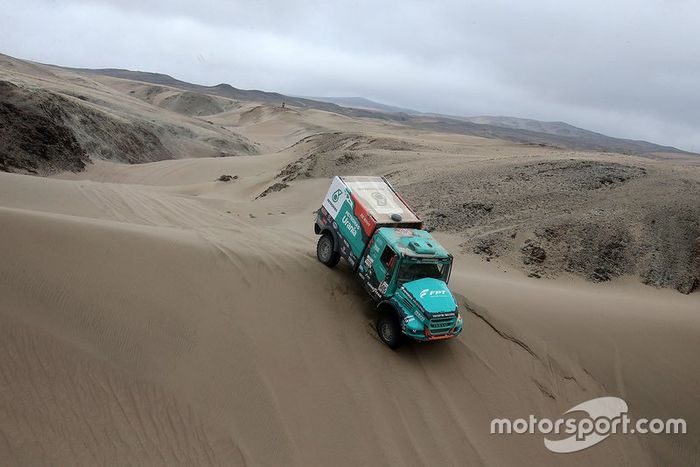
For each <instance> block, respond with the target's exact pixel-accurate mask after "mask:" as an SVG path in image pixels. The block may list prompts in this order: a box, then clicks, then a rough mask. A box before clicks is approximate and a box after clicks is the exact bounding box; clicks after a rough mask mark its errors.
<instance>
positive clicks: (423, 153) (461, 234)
mask: <svg viewBox="0 0 700 467" xmlns="http://www.w3.org/2000/svg"><path fill="white" fill-rule="evenodd" d="M3 66H4V73H6V74H11V75H12V77H13V78H12V79H13V80H14V81H21V82H24V83H25V84H27V83H26V82H31V83H32V85H34V86H36V85H38V83H39V82H40V81H41V80H43V81H44V82H45V84H44V86H45V87H46V88H47V89H52V90H54V91H57V92H58V91H59V90H61V91H60V92H62V93H65V92H67V91H69V90H72V92H74V91H76V89H78V88H79V89H80V92H81V93H86V94H89V96H87V97H89V99H90V102H93V104H91V105H95V104H94V102H96V101H97V100H98V99H102V100H103V101H104V102H103V104H102V105H101V106H102V107H103V108H104V107H110V106H113V107H114V109H115V110H114V112H115V113H117V114H119V115H120V118H124V119H127V118H131V117H133V118H141V117H142V116H143V115H146V114H150V115H151V116H152V118H153V119H154V120H157V122H156V123H157V125H158V126H161V125H166V124H168V125H170V124H172V125H174V126H175V127H177V128H180V129H182V128H185V129H189V131H191V133H189V132H187V131H183V133H177V135H175V136H172V135H171V136H172V137H171V136H164V137H163V138H164V141H165V142H164V145H165V146H167V147H168V148H173V147H175V148H178V151H179V152H178V153H177V154H178V157H177V158H175V159H172V160H162V161H157V162H151V163H144V164H135V165H129V164H124V163H120V162H117V161H115V160H102V159H100V158H98V157H91V158H90V161H89V162H86V166H85V170H83V171H81V172H78V173H72V172H70V171H68V172H63V173H60V174H58V175H57V176H54V177H51V178H46V177H44V178H42V177H35V176H29V175H24V174H10V173H0V258H1V261H0V323H1V325H0V339H1V342H2V345H1V346H0V395H1V396H2V397H0V413H2V414H3V417H2V419H1V420H0V433H1V434H2V436H0V463H1V464H2V465H16V464H19V465H126V464H146V465H330V464H332V465H426V464H431V465H432V464H435V465H523V464H530V465H561V464H562V463H566V464H569V465H634V466H638V465H693V464H696V463H697V462H698V459H699V457H698V453H699V452H700V437H699V436H698V434H697V431H696V430H695V429H694V427H696V426H698V424H700V410H698V408H699V407H700V399H699V396H698V388H699V387H700V376H698V375H700V364H699V363H697V359H696V358H694V356H695V355H696V354H697V353H698V351H700V340H699V339H698V338H697V336H698V334H699V333H700V315H699V314H698V310H700V294H698V293H691V294H688V295H683V294H679V293H678V292H676V291H674V290H671V289H658V288H654V287H649V286H645V285H643V284H641V283H640V280H639V278H638V277H637V276H636V275H634V271H632V270H625V271H624V273H621V274H619V275H615V276H614V277H610V280H609V281H607V282H606V283H604V284H593V283H591V282H587V281H585V280H584V279H583V278H582V276H584V275H582V274H578V275H577V274H575V273H573V272H563V273H561V274H552V276H551V277H549V276H548V275H547V274H543V276H544V277H543V278H542V279H540V280H538V279H535V278H531V277H527V274H528V273H530V272H531V271H530V270H529V269H527V268H525V270H524V271H523V270H522V269H521V264H520V263H521V258H520V256H521V254H522V252H520V250H519V248H520V246H521V243H520V242H524V241H525V240H526V239H527V238H528V237H527V236H528V235H531V234H532V235H534V232H536V230H537V229H536V228H537V227H539V226H540V225H536V224H541V226H546V225H549V224H547V222H548V221H549V217H548V216H549V215H550V214H551V213H552V212H555V211H556V212H557V216H559V217H556V219H557V220H561V219H562V218H563V217H562V216H564V214H566V215H569V216H570V218H569V219H581V218H585V219H586V222H589V223H595V222H598V224H596V225H601V226H603V227H605V226H606V225H608V224H606V223H605V222H600V221H599V220H597V219H599V217H596V216H597V214H596V213H595V212H594V211H592V210H591V209H592V207H596V206H600V205H599V204H596V203H598V202H602V201H605V200H607V201H606V202H607V203H608V204H607V205H605V207H606V209H608V211H606V212H607V213H608V214H607V215H608V216H609V217H608V218H607V219H609V220H610V219H612V221H611V222H615V223H616V225H618V226H621V227H624V226H628V227H629V226H632V227H633V226H634V225H637V224H635V222H640V219H639V218H637V217H634V216H632V217H629V216H627V217H625V216H623V215H622V214H621V212H623V211H625V212H627V211H630V212H632V213H634V212H642V211H644V209H645V207H648V206H650V205H653V206H655V207H656V208H658V209H662V208H663V207H664V206H666V205H672V204H673V203H674V202H675V203H676V204H677V205H678V206H677V207H678V208H679V209H680V208H683V209H685V211H683V212H681V213H680V214H679V215H678V216H676V217H677V219H681V220H684V222H688V223H687V224H683V223H681V222H680V221H679V222H678V223H676V224H675V225H677V226H686V227H683V228H678V229H671V230H673V231H683V232H686V233H687V235H688V236H690V235H692V232H693V230H692V228H687V226H689V225H690V226H691V227H692V225H694V224H692V222H694V219H695V217H693V213H694V211H693V210H692V208H693V200H694V199H695V198H693V197H685V198H683V197H681V196H680V194H679V193H681V194H682V193H688V192H689V191H688V188H689V187H690V188H693V187H695V186H696V185H695V184H696V183H697V179H698V172H697V168H696V167H692V166H686V165H683V164H682V163H681V162H678V161H675V162H673V161H668V163H666V162H660V161H650V160H648V159H640V158H636V157H634V156H621V155H615V154H600V153H582V152H573V151H563V150H559V149H555V148H542V147H533V146H528V145H519V144H515V143H512V142H505V141H501V140H497V139H486V138H480V137H474V136H463V135H456V134H445V133H439V132H431V131H425V130H418V129H415V128H407V127H404V126H401V125H398V124H395V123H386V122H377V121H376V120H371V121H370V120H365V119H361V118H350V117H348V116H345V115H337V114H331V113H328V112H324V111H320V110H310V109H301V108H285V109H281V108H279V107H276V106H275V105H272V104H270V103H260V102H242V103H236V104H235V105H234V106H233V107H231V108H224V111H223V112H220V113H217V114H215V115H211V116H207V117H205V119H203V118H196V117H192V116H191V115H183V114H182V113H178V112H176V111H172V110H168V109H163V108H161V107H158V106H157V105H152V103H149V102H147V101H146V100H145V99H142V98H139V97H138V96H137V97H134V96H132V95H130V93H129V90H134V89H137V88H138V89H146V88H145V87H143V86H151V85H146V84H144V83H141V84H134V82H126V81H124V80H118V79H116V78H109V77H100V78H99V79H98V78H87V77H85V76H82V75H80V74H79V73H76V72H66V71H61V72H59V71H56V70H54V72H50V71H47V70H46V69H45V68H41V70H43V71H42V73H41V74H39V73H38V72H36V70H34V69H33V68H32V67H30V66H29V65H26V66H25V65H22V64H21V63H17V64H15V65H13V66H10V65H3ZM23 80H24V81H23ZM80 80H85V82H81V81H80ZM25 81H26V82H25ZM69 83H70V84H69ZM125 83H126V84H125ZM127 84H128V86H127ZM139 86H141V87H139ZM88 90H91V91H89V92H88ZM158 92H159V93H162V92H166V93H171V92H172V91H171V90H166V91H158ZM168 95H174V94H166V95H165V97H167V96H168ZM141 97H143V96H141ZM165 97H164V95H161V98H165ZM154 102H155V101H154ZM217 102H219V101H218V100H217ZM224 107H225V106H224ZM185 113H187V112H185ZM195 113H196V112H195ZM129 116H131V117H129ZM209 122H211V123H209ZM227 134H230V135H232V136H231V138H233V139H230V140H229V141H234V140H235V137H237V136H235V135H238V136H240V138H241V139H240V140H236V141H243V142H249V143H250V144H251V145H252V147H254V148H255V150H254V151H251V153H250V154H246V155H239V156H237V157H206V156H207V155H212V152H211V151H212V149H211V148H212V147H213V146H212V145H211V143H207V142H206V141H207V139H206V138H209V137H212V138H219V137H223V136H222V135H227ZM183 135H185V136H183ZM187 135H189V136H187ZM234 136H235V137H234ZM187 141H189V142H187ZM246 144H248V143H246ZM540 163H545V164H549V165H547V169H548V170H545V171H540V169H542V167H541V166H539V165H537V164H540ZM337 173H346V174H347V173H355V174H361V173H373V174H383V175H387V176H389V177H390V179H391V180H392V183H394V184H396V186H398V187H400V188H401V189H402V191H404V193H405V194H406V195H407V196H408V197H410V199H411V201H412V202H413V203H414V204H415V205H416V206H417V208H418V209H419V210H420V211H421V214H422V215H424V216H426V218H427V219H428V220H429V222H431V225H432V226H433V227H434V228H436V231H435V235H436V236H437V237H438V239H439V240H440V241H441V242H442V243H444V244H445V245H447V246H448V247H449V249H450V251H451V252H453V253H454V254H455V258H456V263H455V264H456V265H455V270H454V272H453V275H452V280H451V288H452V289H453V290H454V291H455V293H456V294H457V295H458V299H459V302H460V306H461V309H462V312H463V314H464V318H465V331H464V332H463V334H462V335H460V336H459V337H458V338H457V339H455V340H451V341H445V342H438V343H434V344H430V345H418V344H412V345H407V346H406V347H404V348H402V349H401V350H400V351H398V352H394V351H391V350H389V349H388V348H386V347H384V346H383V345H382V344H381V342H380V341H379V340H378V338H377V336H376V333H375V331H374V329H373V322H374V319H375V312H374V309H373V307H372V305H371V303H370V302H369V301H368V299H367V296H366V295H365V294H364V292H363V291H362V290H361V289H360V287H359V285H358V284H357V283H356V282H355V281H354V280H353V278H352V277H351V271H350V270H349V268H347V267H345V266H342V265H341V266H340V267H338V268H336V269H334V270H329V269H328V268H326V267H324V266H322V265H320V264H319V263H318V261H317V260H316V258H315V254H314V248H315V241H316V238H315V236H314V235H313V233H312V219H313V212H314V211H315V210H316V209H317V208H318V205H319V203H320V201H321V198H322V196H323V194H324V192H325V190H326V189H327V186H328V181H329V177H330V176H331V175H334V174H337ZM220 175H231V176H232V177H231V179H230V180H229V181H219V180H218V179H219V177H220ZM234 176H235V177H234ZM507 177H510V179H508V178H507ZM606 177H611V178H610V179H611V180H612V181H613V182H614V183H611V184H610V183H607V182H602V181H601V180H603V181H604V180H607V178H606ZM526 179H527V180H526ZM479 186H481V187H482V188H481V189H479ZM484 186H486V187H488V189H484V188H483V187H484ZM552 187H558V190H560V191H557V192H556V193H558V195H557V196H558V200H559V201H558V203H559V204H551V203H550V204H549V205H548V204H546V203H544V201H543V200H546V199H547V196H548V195H549V196H550V197H551V193H552V192H553V191H552ZM684 189H685V191H683V190H684ZM690 192H691V193H694V191H692V190H691V191H690ZM262 193H266V196H263V197H261V196H260V195H261V194H262ZM652 195H653V196H652ZM692 196H695V195H692ZM647 197H648V198H647ZM679 200H682V202H680V201H679ZM470 203H471V204H470ZM478 203H482V204H483V205H484V206H485V205H487V204H490V205H491V206H492V209H491V211H489V210H488V209H486V208H481V209H479V208H477V207H475V205H476V204H478ZM465 204H468V206H467V207H465V206H464V205H465ZM616 205H617V206H616ZM507 208H508V209H507ZM631 208H634V209H631ZM635 209H636V211H635ZM494 210H495V211H494ZM557 210H558V211H557ZM567 210H568V211H567ZM463 211H464V212H463ZM565 211H566V212H565ZM440 212H442V213H445V214H446V215H445V216H444V217H440V216H439V215H438V214H439V213H440ZM490 212H493V214H489V213H490ZM654 212H655V213H656V214H655V215H658V212H660V211H654ZM684 213H685V214H684ZM688 213H690V214H688ZM447 214H449V215H447ZM686 214H688V215H687V216H686ZM615 216H617V217H615ZM658 219H660V220H659V224H661V220H662V219H666V217H663V216H662V217H658ZM453 221H454V222H458V223H459V222H461V223H462V224H459V225H457V227H455V225H454V224H452V223H451V222H453ZM632 227H629V228H630V231H631V232H634V234H635V235H637V234H639V232H638V231H637V230H635V229H634V228H632ZM509 229H511V230H509ZM514 230H517V232H516V235H515V237H511V236H510V234H511V232H512V231H514ZM603 230H605V229H603ZM499 231H501V232H507V234H505V235H504V236H505V238H506V239H510V240H507V241H511V242H512V245H511V247H513V248H516V252H515V253H512V252H511V253H507V252H506V253H502V254H501V255H500V256H498V257H495V255H494V257H493V258H491V257H489V259H490V261H486V260H484V259H483V258H485V257H488V256H489V255H485V254H481V255H475V254H474V253H473V247H474V244H473V243H472V240H478V239H479V238H491V236H492V235H495V234H497V233H498V232H499ZM651 232H652V233H656V234H659V235H660V236H659V238H660V240H658V243H656V244H653V243H652V245H659V246H665V247H667V248H670V249H673V251H674V252H676V253H675V254H676V256H673V255H670V254H669V253H668V251H666V250H663V249H661V248H660V249H659V250H658V251H657V252H656V253H655V255H656V256H654V258H656V259H659V261H660V262H659V263H655V264H675V263H673V261H670V262H666V263H664V262H663V261H661V259H668V258H671V259H674V258H675V259H679V258H686V259H688V258H691V257H690V253H683V251H685V250H681V249H680V245H681V244H682V245H684V246H683V247H684V248H686V247H687V248H688V251H692V250H691V249H690V248H691V247H690V246H689V245H690V244H691V243H692V241H693V238H694V237H693V238H690V237H689V238H690V240H689V241H688V245H686V244H685V243H682V242H680V241H679V240H678V238H677V237H675V236H673V235H670V234H669V235H666V233H668V231H667V230H663V229H661V228H659V229H657V230H653V229H652V231H651ZM601 237H603V235H601ZM639 238H640V237H637V236H634V239H635V241H637V240H638V239H639ZM641 238H643V237H641ZM650 238H651V237H650ZM564 240H565V241H566V240H567V239H564ZM683 241H685V240H683ZM630 242H631V240H630ZM551 243H552V245H549V244H544V243H542V245H543V247H546V248H548V250H547V254H548V255H550V256H548V257H551V258H552V261H554V259H556V258H557V257H556V256H555V254H554V251H555V250H550V249H549V248H554V246H553V245H554V244H555V242H554V240H551ZM497 246H498V245H496V244H494V248H496V247H497ZM651 248H652V250H653V247H651ZM506 250H507V248H505V247H504V250H503V251H506ZM499 251H500V250H499ZM635 251H636V250H635ZM482 253H483V252H482ZM598 257H604V255H599V256H596V258H598ZM625 258H627V256H626V257H625ZM613 259H614V258H613ZM691 259H692V258H691ZM548 264H550V263H545V266H546V265H548ZM556 264H563V263H554V262H552V263H551V267H555V266H556ZM615 264H617V263H615ZM635 264H636V263H635ZM684 264H685V263H684ZM685 266H687V267H688V271H690V272H689V273H688V277H694V276H692V274H693V273H694V272H693V270H692V267H693V263H688V264H685ZM543 267H544V266H543ZM679 270H680V269H673V268H668V269H663V271H664V274H666V277H676V276H672V275H669V274H670V273H669V271H671V272H674V273H676V272H677V271H679ZM678 277H680V276H678ZM599 396H618V397H622V398H624V399H625V400H626V401H627V403H628V404H629V406H630V410H631V415H632V416H633V417H641V416H646V417H660V418H666V417H683V418H685V419H686V420H687V422H688V426H689V433H688V434H687V435H684V436H672V435H654V436H651V435H647V436H642V435H626V436H617V435H615V436H611V437H610V438H609V439H606V440H605V441H604V442H602V443H600V444H599V445H596V446H594V447H592V448H590V449H587V450H584V451H581V452H578V453H572V454H553V453H552V452H549V451H548V450H546V449H545V447H544V443H543V437H542V436H541V435H517V436H516V435H511V436H495V435H491V434H489V427H490V421H491V419H493V418H501V417H511V418H521V417H522V418H526V417H528V416H529V415H530V414H533V415H536V416H539V417H544V416H547V417H552V418H556V417H559V416H560V415H561V414H563V413H564V412H565V411H566V410H568V409H570V408H571V407H573V406H574V405H576V404H579V403H581V402H583V401H586V400H589V399H592V398H594V397H599Z"/></svg>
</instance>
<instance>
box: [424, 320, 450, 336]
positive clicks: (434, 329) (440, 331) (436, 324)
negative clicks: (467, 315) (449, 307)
mask: <svg viewBox="0 0 700 467" xmlns="http://www.w3.org/2000/svg"><path fill="white" fill-rule="evenodd" d="M456 321H457V319H456V318H455V317H454V316H447V317H445V318H432V319H431V320H430V334H432V335H433V336H441V335H444V334H447V333H448V332H450V330H451V329H452V328H453V327H454V325H455V323H456Z"/></svg>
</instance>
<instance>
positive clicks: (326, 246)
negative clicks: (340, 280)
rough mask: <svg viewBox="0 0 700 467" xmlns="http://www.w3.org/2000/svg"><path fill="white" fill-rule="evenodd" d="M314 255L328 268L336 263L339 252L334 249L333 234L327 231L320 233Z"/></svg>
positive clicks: (338, 259) (338, 258)
mask: <svg viewBox="0 0 700 467" xmlns="http://www.w3.org/2000/svg"><path fill="white" fill-rule="evenodd" d="M316 257H317V258H318V260H319V261H320V262H322V263H323V264H325V265H326V266H328V267H329V268H332V267H333V266H335V265H336V264H338V261H340V253H338V251H336V248H335V241H334V240H333V235H331V234H330V233H328V232H326V233H324V234H323V235H321V238H319V239H318V243H317V244H316Z"/></svg>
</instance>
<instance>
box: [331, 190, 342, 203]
mask: <svg viewBox="0 0 700 467" xmlns="http://www.w3.org/2000/svg"><path fill="white" fill-rule="evenodd" d="M342 195H343V190H341V189H340V188H338V189H337V190H335V191H334V192H333V194H332V195H331V199H332V200H333V202H334V203H337V202H338V200H339V199H340V197H341V196H342Z"/></svg>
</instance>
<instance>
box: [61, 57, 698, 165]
mask: <svg viewBox="0 0 700 467" xmlns="http://www.w3.org/2000/svg"><path fill="white" fill-rule="evenodd" d="M63 68H65V67H63ZM67 69H69V70H70V69H71V68H67ZM72 70H77V71H82V72H87V73H93V74H99V75H105V76H111V77H114V78H122V79H129V80H135V81H142V82H146V83H151V84H158V85H162V86H170V87H173V88H177V89H182V90H187V91H193V92H200V93H205V94H211V95H216V96H222V97H228V98H230V99H234V100H241V101H255V102H266V103H272V104H278V105H281V104H282V102H284V103H285V104H286V105H291V106H297V107H302V108H308V109H318V110H324V111H327V112H334V113H338V114H341V115H347V116H350V117H360V118H373V119H380V120H385V121H392V122H396V123H400V124H403V125H408V126H411V127H414V128H418V129H424V130H432V131H442V132H449V133H458V134H463V135H471V136H481V137H484V138H499V139H505V140H509V141H515V142H518V143H524V144H539V145H543V146H555V147H563V148H570V149H577V150H593V151H605V152H619V153H623V154H641V155H645V154H653V153H680V154H692V153H689V152H687V151H682V150H680V149H677V148H674V147H671V146H662V145H658V144H654V143H650V142H648V141H638V140H630V139H623V138H613V137H610V136H606V135H603V134H601V133H596V132H593V131H588V130H584V129H582V128H577V127H575V126H572V125H569V124H567V123H564V122H541V121H538V120H529V119H522V118H514V117H489V116H480V117H455V116H447V115H440V114H427V113H419V112H417V111H414V110H410V109H402V108H400V107H394V106H388V105H385V104H381V103H378V102H374V101H371V100H369V99H365V98H362V97H335V98H325V97H315V98H308V97H294V96H287V95H284V94H280V93H276V92H269V91H259V90H246V89H238V88H235V87H233V86H231V85H229V84H224V83H221V84H217V85H216V86H203V85H199V84H192V83H188V82H186V81H181V80H178V79H176V78H173V77H172V76H169V75H166V74H161V73H151V72H143V71H131V70H123V69H116V68H104V69H87V68H79V69H75V68H73V69H72ZM331 100H333V102H330V101H331Z"/></svg>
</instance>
